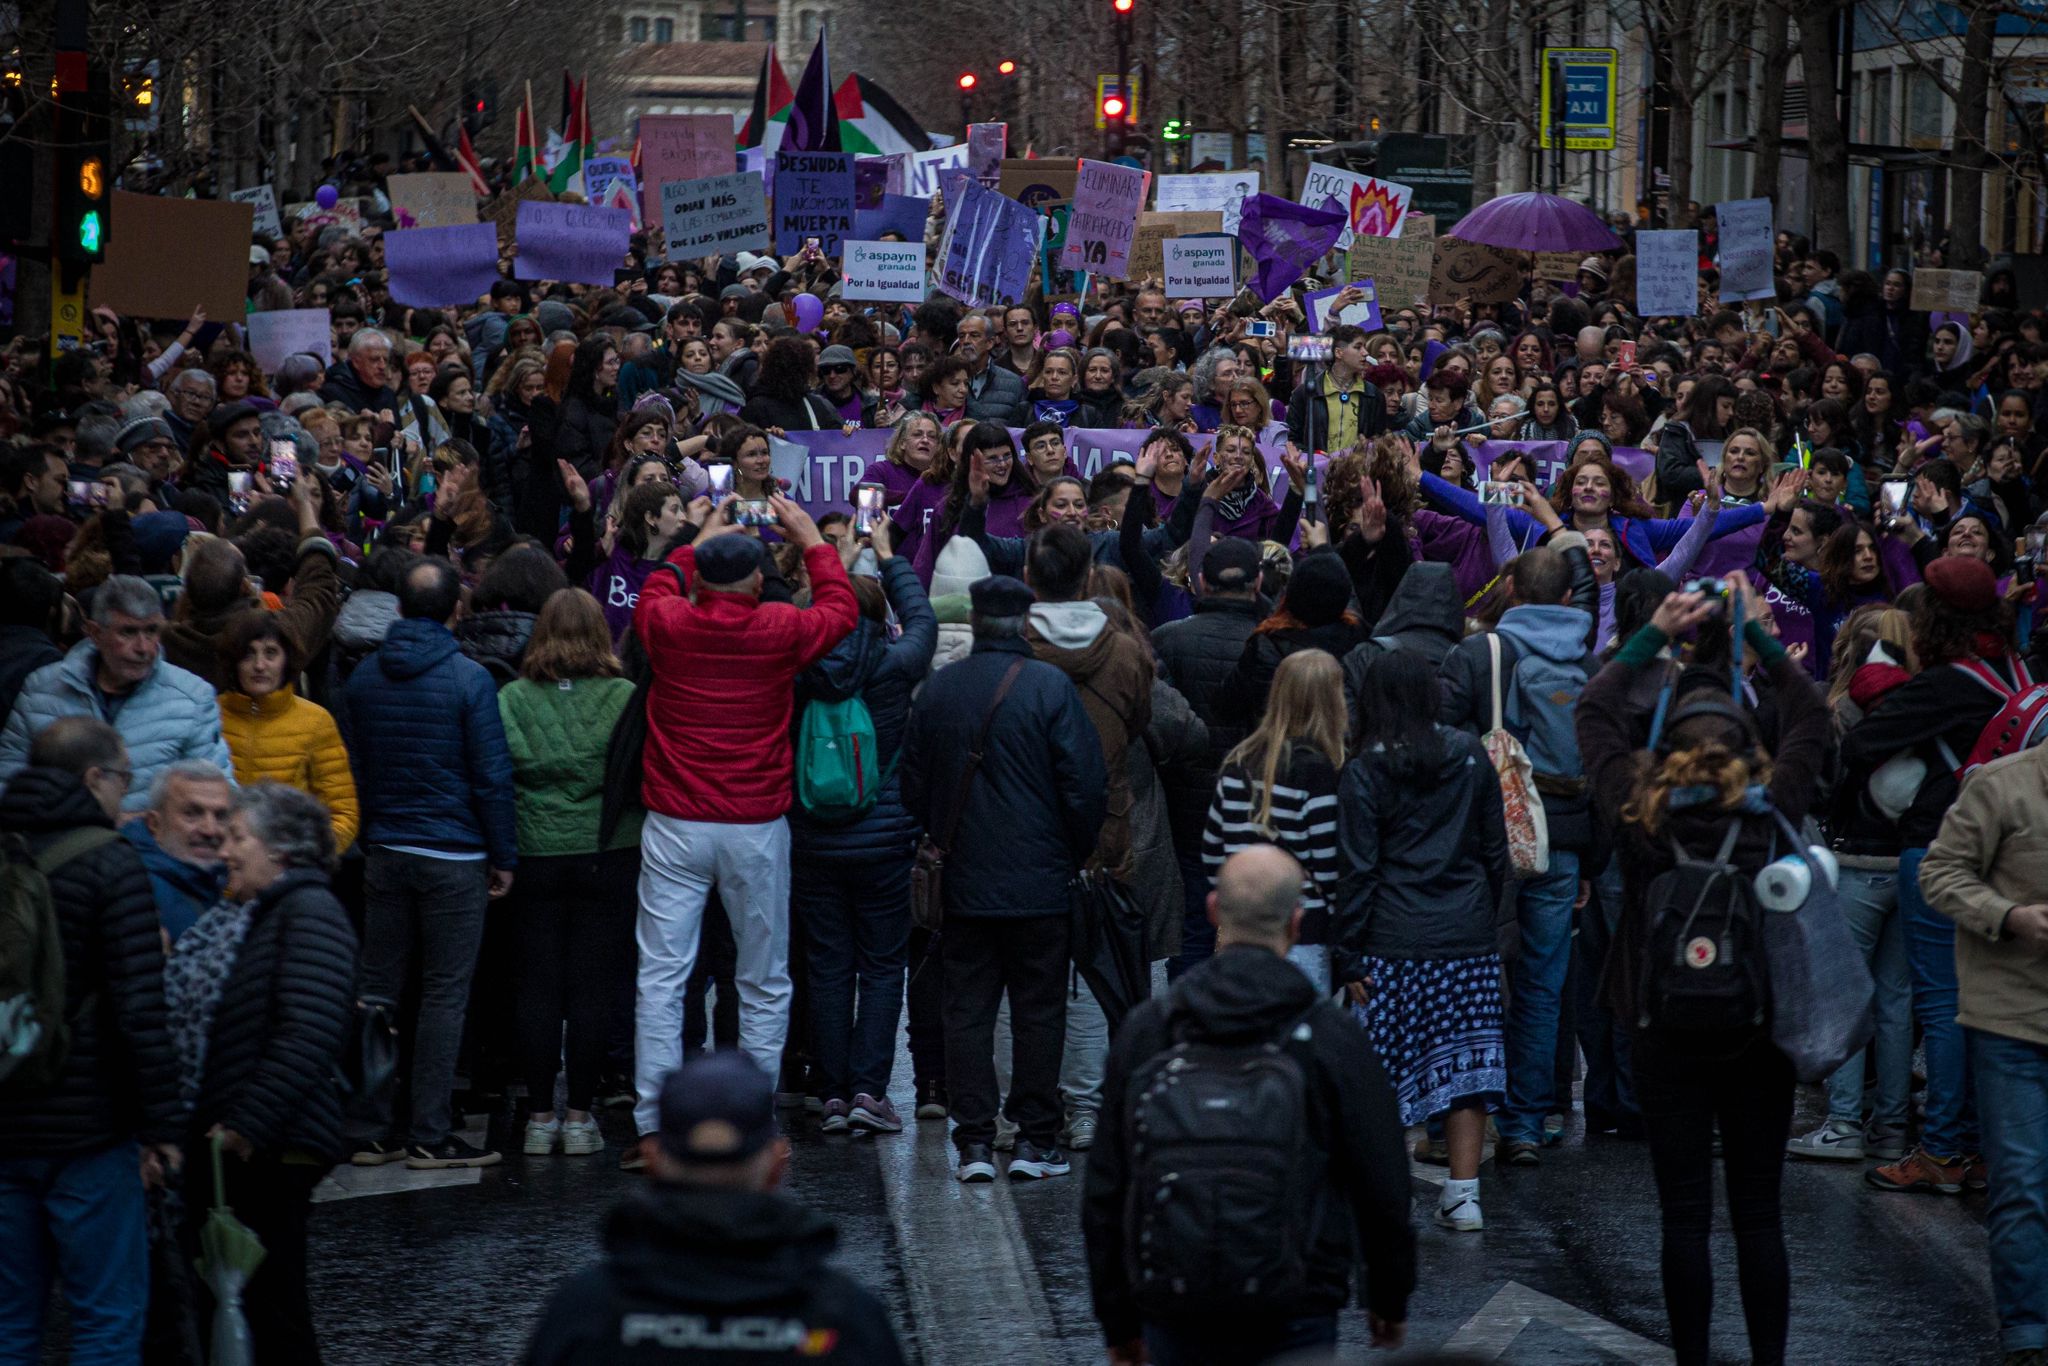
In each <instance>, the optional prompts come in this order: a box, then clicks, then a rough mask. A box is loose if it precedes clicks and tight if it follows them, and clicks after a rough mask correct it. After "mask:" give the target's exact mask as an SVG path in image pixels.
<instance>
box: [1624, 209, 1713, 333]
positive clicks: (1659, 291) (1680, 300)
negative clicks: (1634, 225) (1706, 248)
mask: <svg viewBox="0 0 2048 1366" xmlns="http://www.w3.org/2000/svg"><path fill="white" fill-rule="evenodd" d="M1699 311H1700V234H1699V229H1698V228H1672V229H1669V230H1667V231H1662V232H1648V231H1645V232H1638V233H1637V234H1636V312H1637V313H1639V314H1641V315H1642V316H1643V317H1645V318H1691V317H1695V316H1697V315H1698V313H1699Z"/></svg>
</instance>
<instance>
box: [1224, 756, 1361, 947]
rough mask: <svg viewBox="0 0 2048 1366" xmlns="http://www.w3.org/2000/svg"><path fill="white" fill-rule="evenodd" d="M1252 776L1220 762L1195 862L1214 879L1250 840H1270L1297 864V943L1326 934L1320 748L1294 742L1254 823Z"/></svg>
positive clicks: (1329, 779)
mask: <svg viewBox="0 0 2048 1366" xmlns="http://www.w3.org/2000/svg"><path fill="white" fill-rule="evenodd" d="M1262 787H1263V784H1262V783H1261V781H1260V777H1259V774H1258V773H1257V772H1253V771H1247V770H1246V769H1245V768H1244V767H1242V766H1240V765H1238V764H1225V765H1224V766H1223V770H1222V771H1221V772H1220V773H1218V774H1217V775H1216V792H1215V795H1214V796H1212V797H1211V798H1210V799H1209V816H1208V820H1207V821H1206V823H1205V824H1204V825H1203V827H1202V863H1203V865H1204V866H1205V867H1207V869H1208V871H1209V876H1210V877H1211V878H1212V879H1213V878H1214V877H1215V876H1216V870H1217V869H1219V868H1221V867H1222V866H1223V860H1225V859H1227V858H1229V857H1230V856H1231V855H1232V854H1234V853H1236V852H1237V851H1238V850H1240V849H1244V848H1247V847H1249V846H1251V845H1254V844H1273V845H1278V846H1279V847H1280V848H1282V849H1284V850H1286V851H1287V852H1288V853H1290V854H1292V855H1293V856H1294V857H1295V859H1296V861H1297V862H1299V863H1300V864H1301V867H1302V873H1303V877H1302V882H1301V908H1302V916H1301V942H1302V943H1304V944H1322V943H1327V942H1328V940H1329V921H1330V906H1331V898H1332V896H1333V894H1334V893H1335V891H1336V887H1337V770H1336V768H1335V766H1333V765H1332V764H1331V763H1330V761H1329V760H1328V759H1327V758H1325V757H1324V756H1323V754H1322V752H1321V751H1320V750H1317V749H1315V748H1314V747H1313V746H1310V745H1304V744H1299V743H1297V744H1296V745H1295V746H1294V747H1293V748H1292V749H1291V750H1290V751H1289V752H1288V755H1287V758H1286V761H1285V762H1283V763H1282V764H1281V766H1280V769H1279V772H1278V773H1277V774H1276V775H1275V778H1274V782H1273V809H1272V811H1271V813H1270V814H1269V816H1268V818H1267V824H1266V826H1265V827H1263V828H1262V827H1261V826H1260V824H1259V819H1258V816H1259V801H1260V796H1261V789H1262Z"/></svg>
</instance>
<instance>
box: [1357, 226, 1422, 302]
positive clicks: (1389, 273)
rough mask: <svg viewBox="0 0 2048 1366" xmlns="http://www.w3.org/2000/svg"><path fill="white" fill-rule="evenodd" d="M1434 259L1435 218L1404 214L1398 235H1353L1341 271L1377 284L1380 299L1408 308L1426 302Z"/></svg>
mask: <svg viewBox="0 0 2048 1366" xmlns="http://www.w3.org/2000/svg"><path fill="white" fill-rule="evenodd" d="M1435 261H1436V219H1434V218H1432V217H1430V215H1428V214H1426V213H1411V214H1408V215H1406V216H1405V217H1404V218H1403V220H1402V223H1401V235H1400V236H1399V237H1354V238H1352V239H1351V255H1350V257H1349V262H1348V265H1347V268H1346V270H1345V275H1346V277H1347V278H1349V279H1353V280H1360V279H1369V280H1371V281H1373V282H1374V283H1375V284H1376V285H1378V286H1379V293H1380V302H1381V303H1382V304H1384V305H1386V306H1387V307H1389V308H1408V307H1411V306H1413V305H1415V304H1426V303H1428V302H1429V273H1430V269H1431V267H1432V266H1433V265H1434V263H1435Z"/></svg>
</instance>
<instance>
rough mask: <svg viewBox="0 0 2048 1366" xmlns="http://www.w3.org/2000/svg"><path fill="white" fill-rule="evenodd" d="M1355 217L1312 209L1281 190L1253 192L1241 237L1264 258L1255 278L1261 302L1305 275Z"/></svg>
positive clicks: (1243, 217)
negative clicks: (1279, 193) (1255, 193)
mask: <svg viewBox="0 0 2048 1366" xmlns="http://www.w3.org/2000/svg"><path fill="white" fill-rule="evenodd" d="M1349 221H1350V220H1349V219H1348V218H1347V217H1346V216H1345V215H1344V214H1343V213H1340V212H1333V211H1331V210H1329V209H1311V208H1309V207H1308V206H1307V205H1305V204H1297V203H1295V202H1294V201H1293V200H1291V199H1282V198H1281V197H1280V196H1279V195H1276V194H1259V195H1253V196H1252V197H1251V198H1250V199H1247V200H1245V201H1244V209H1243V212H1242V213H1241V215H1240V216H1239V219H1238V225H1237V240H1238V241H1239V242H1242V243H1243V244H1244V249H1245V250H1246V251H1248V252H1250V253H1251V254H1252V260H1254V261H1256V262H1258V264H1259V268H1258V271H1257V272H1256V273H1255V274H1254V275H1253V277H1252V279H1251V287H1252V292H1253V293H1254V294H1257V295H1258V296H1259V302H1261V303H1271V302H1272V301H1273V300H1275V299H1277V298H1279V297H1280V295H1281V293H1282V292H1284V291H1285V290H1286V288H1287V287H1288V286H1289V285H1291V284H1293V283H1294V282H1295V281H1296V280H1298V279H1300V278H1301V274H1302V272H1303V271H1305V270H1307V269H1308V268H1309V266H1310V265H1311V264H1312V263H1314V261H1315V260H1316V258H1318V257H1320V256H1321V255H1322V254H1323V253H1324V252H1326V251H1328V250H1330V248H1332V247H1334V246H1336V245H1337V238H1338V237H1339V236H1341V235H1342V234H1343V232H1344V228H1345V225H1346V224H1347V223H1348V222H1349Z"/></svg>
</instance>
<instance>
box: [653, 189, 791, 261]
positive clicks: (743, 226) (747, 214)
mask: <svg viewBox="0 0 2048 1366" xmlns="http://www.w3.org/2000/svg"><path fill="white" fill-rule="evenodd" d="M661 226H662V232H663V235H664V237H665V238H666V239H667V241H668V259H669V260H671V261H694V260H695V259H697V258H698V257H700V256H709V255H711V254H713V253H714V252H715V253H717V254H718V255H721V256H726V255H731V254H732V253H735V252H741V251H766V250H768V247H769V241H768V198H767V195H766V193H765V191H764V190H763V188H762V185H761V177H759V176H757V175H755V174H754V173H753V172H751V171H736V172H733V173H731V174H728V175H714V176H705V177H704V178H703V179H701V180H672V181H670V182H669V183H668V184H666V185H664V186H662V187H661Z"/></svg>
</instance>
